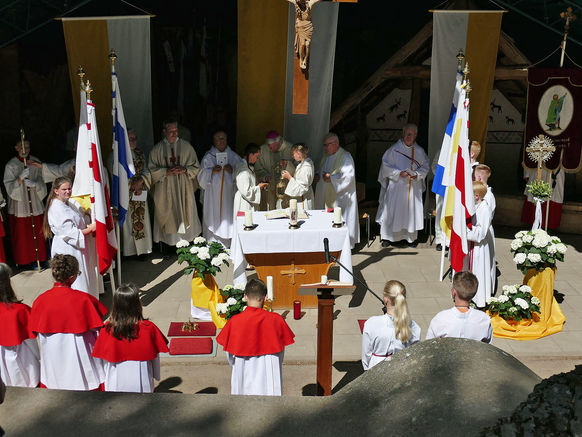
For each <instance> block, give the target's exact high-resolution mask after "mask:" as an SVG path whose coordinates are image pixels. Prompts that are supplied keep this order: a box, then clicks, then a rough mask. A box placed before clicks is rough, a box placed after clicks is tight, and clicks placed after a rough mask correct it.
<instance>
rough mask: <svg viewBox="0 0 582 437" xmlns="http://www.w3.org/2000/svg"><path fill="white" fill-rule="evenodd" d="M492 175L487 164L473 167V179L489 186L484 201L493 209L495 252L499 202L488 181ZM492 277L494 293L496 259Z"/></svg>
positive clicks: (493, 248)
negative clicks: (495, 230) (495, 222)
mask: <svg viewBox="0 0 582 437" xmlns="http://www.w3.org/2000/svg"><path fill="white" fill-rule="evenodd" d="M490 177H491V168H489V166H488V165H485V164H477V165H476V166H475V167H474V169H473V180H475V181H479V182H483V183H484V184H485V186H486V187H487V193H485V196H484V197H483V201H484V202H485V203H486V204H487V205H488V206H489V211H491V225H490V226H489V233H490V234H491V240H490V241H491V245H490V247H491V250H492V251H493V253H495V232H494V231H493V217H495V208H496V206H497V202H496V200H495V196H494V195H493V190H492V189H491V187H490V186H489V185H487V182H488V181H489V178H490ZM491 277H492V278H493V289H492V293H494V291H495V280H496V278H497V266H496V264H495V260H493V264H491Z"/></svg>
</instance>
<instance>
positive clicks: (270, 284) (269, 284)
mask: <svg viewBox="0 0 582 437" xmlns="http://www.w3.org/2000/svg"><path fill="white" fill-rule="evenodd" d="M267 299H269V300H273V277H272V276H267Z"/></svg>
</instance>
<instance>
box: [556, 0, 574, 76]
mask: <svg viewBox="0 0 582 437" xmlns="http://www.w3.org/2000/svg"><path fill="white" fill-rule="evenodd" d="M560 17H562V18H565V19H566V24H564V40H563V41H562V56H561V57H560V67H563V66H564V54H565V53H566V40H567V39H568V31H569V30H570V22H571V21H574V20H575V19H576V15H575V14H573V13H572V8H571V7H570V6H568V7H567V8H566V12H560Z"/></svg>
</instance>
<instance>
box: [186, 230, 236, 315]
mask: <svg viewBox="0 0 582 437" xmlns="http://www.w3.org/2000/svg"><path fill="white" fill-rule="evenodd" d="M184 242H185V243H186V245H184ZM176 247H177V250H176V252H177V253H178V264H181V263H183V262H187V263H188V266H187V267H186V268H185V269H184V274H185V275H189V274H190V273H192V272H194V273H195V274H197V275H198V276H199V277H200V278H202V279H204V276H205V275H208V274H210V275H213V276H216V273H218V272H220V268H221V267H222V265H223V264H226V265H227V266H228V265H229V264H228V263H229V261H230V258H229V256H228V254H227V253H226V249H225V247H224V246H223V245H222V244H221V243H218V242H214V243H210V242H208V241H206V239H205V238H203V237H196V238H195V239H194V243H193V244H192V245H190V243H188V242H187V241H186V240H180V241H179V242H178V244H176ZM217 311H218V309H217Z"/></svg>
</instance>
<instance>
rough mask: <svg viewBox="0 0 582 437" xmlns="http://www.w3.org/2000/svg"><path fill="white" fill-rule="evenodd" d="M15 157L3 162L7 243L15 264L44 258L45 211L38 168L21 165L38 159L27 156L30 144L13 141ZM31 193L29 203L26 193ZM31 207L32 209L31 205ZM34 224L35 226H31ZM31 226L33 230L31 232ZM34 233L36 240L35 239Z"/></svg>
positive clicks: (28, 262)
mask: <svg viewBox="0 0 582 437" xmlns="http://www.w3.org/2000/svg"><path fill="white" fill-rule="evenodd" d="M14 149H15V150H16V155H17V156H16V157H14V158H12V159H11V160H10V161H8V163H7V164H6V168H5V169H4V186H5V187H6V193H7V194H8V223H9V225H10V242H11V243H12V258H13V259H14V263H15V264H16V265H22V266H25V265H28V264H33V265H34V266H36V261H37V254H36V251H35V246H36V248H37V249H38V260H39V261H40V262H43V261H46V259H47V250H46V242H45V239H44V236H43V234H42V218H43V212H44V205H43V202H42V201H43V199H44V198H45V196H46V184H45V183H44V181H43V179H42V174H41V171H40V169H38V168H36V167H32V166H27V167H25V166H24V160H26V161H27V165H28V160H31V161H38V159H37V158H35V157H34V156H32V155H30V143H29V142H28V141H24V149H23V144H22V143H21V142H18V143H16V145H15V147H14ZM29 192H30V200H31V202H30V204H29V202H28V193H29ZM31 207H32V208H31ZM33 223H34V228H33V226H32V225H33ZM33 229H34V233H33ZM34 236H36V239H35V238H34Z"/></svg>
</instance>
